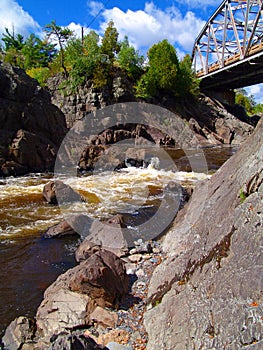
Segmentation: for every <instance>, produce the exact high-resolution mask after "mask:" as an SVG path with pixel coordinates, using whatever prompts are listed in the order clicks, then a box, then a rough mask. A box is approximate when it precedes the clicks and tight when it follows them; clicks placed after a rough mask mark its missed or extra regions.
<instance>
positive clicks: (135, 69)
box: [117, 36, 144, 80]
mask: <svg viewBox="0 0 263 350" xmlns="http://www.w3.org/2000/svg"><path fill="white" fill-rule="evenodd" d="M117 62H118V64H119V66H120V68H121V69H123V70H124V71H126V72H127V74H128V76H129V77H130V78H133V79H135V80H136V79H138V78H139V77H140V75H141V74H142V72H143V69H142V67H143V63H144V57H143V56H140V55H139V53H138V51H136V50H135V48H134V47H133V46H130V44H129V40H128V37H127V36H125V38H124V40H123V42H122V43H121V45H120V51H119V54H118V58H117Z"/></svg>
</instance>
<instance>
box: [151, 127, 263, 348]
mask: <svg viewBox="0 0 263 350" xmlns="http://www.w3.org/2000/svg"><path fill="white" fill-rule="evenodd" d="M262 159H263V122H262V121H261V122H260V123H259V125H258V126H257V128H256V131H255V133H254V134H253V136H251V137H250V138H249V139H247V141H246V143H245V144H243V145H242V147H241V149H240V150H239V151H238V153H237V154H235V155H234V156H233V157H232V158H230V159H229V160H228V161H227V162H226V163H225V164H224V165H223V166H222V167H221V168H220V170H219V171H218V172H217V173H216V174H215V175H214V176H213V177H212V178H211V180H208V181H206V182H204V183H202V184H201V185H200V186H198V187H197V188H196V189H195V191H194V194H193V196H192V198H191V200H190V202H189V204H188V205H187V206H186V207H185V208H184V209H183V210H182V211H181V212H180V214H179V216H177V219H176V221H175V223H174V226H173V228H172V229H171V230H170V231H169V232H168V234H167V235H166V236H165V239H164V242H163V248H164V250H165V252H166V254H167V259H166V260H165V261H164V262H163V263H162V264H160V266H159V267H157V269H156V270H155V272H154V275H153V277H152V279H151V282H150V286H149V292H148V298H149V306H148V309H149V310H148V312H147V313H146V315H145V326H146V329H147V331H148V334H149V342H148V345H147V349H148V350H154V349H160V350H161V349H162V350H177V349H178V350H182V349H187V350H191V349H227V350H230V349H231V350H232V349H233V350H234V349H239V350H240V349H253V350H254V349H258V350H259V349H262V348H263V294H262V290H263V278H262V276H263V254H262V238H263V237H262V233H263V211H262V209H263V162H262Z"/></svg>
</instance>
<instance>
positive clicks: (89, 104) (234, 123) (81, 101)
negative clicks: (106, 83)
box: [48, 71, 259, 146]
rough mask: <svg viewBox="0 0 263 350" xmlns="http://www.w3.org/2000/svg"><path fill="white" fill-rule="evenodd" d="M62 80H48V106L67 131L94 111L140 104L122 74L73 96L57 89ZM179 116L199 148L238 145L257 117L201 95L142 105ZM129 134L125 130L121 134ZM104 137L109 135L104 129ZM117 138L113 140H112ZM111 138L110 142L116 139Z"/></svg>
mask: <svg viewBox="0 0 263 350" xmlns="http://www.w3.org/2000/svg"><path fill="white" fill-rule="evenodd" d="M62 82H63V79H62V77H61V76H56V77H53V78H51V79H49V82H48V89H49V91H50V93H51V95H52V103H54V104H55V105H56V106H58V107H59V108H60V109H61V110H62V111H63V113H64V114H65V116H66V120H67V125H68V127H72V125H73V124H74V122H75V121H76V120H79V119H81V118H83V116H88V115H89V114H90V113H92V112H94V111H95V110H97V109H101V108H104V107H106V106H109V105H112V104H115V103H120V102H140V101H138V99H136V97H135V96H134V93H133V84H132V82H131V81H129V80H128V78H127V77H126V76H123V73H121V72H118V71H116V72H115V77H114V79H113V84H112V89H109V88H108V87H104V88H102V89H97V88H94V87H93V85H92V83H91V82H89V81H88V82H87V83H86V84H85V85H84V86H82V87H80V88H79V89H78V91H77V92H76V93H72V94H70V95H68V93H67V92H66V89H65V88H61V86H62V85H61V84H62ZM145 102H147V103H149V104H153V105H157V106H161V107H164V108H166V109H168V110H169V111H171V112H173V113H175V114H176V115H180V117H181V118H182V119H183V120H185V122H186V123H188V124H189V127H190V128H191V129H192V130H193V131H194V132H195V134H196V135H197V136H198V138H199V142H200V144H201V145H203V146H207V145H214V144H240V142H241V141H242V140H244V139H245V138H246V137H247V136H248V135H249V134H250V133H251V132H252V130H253V126H254V125H255V124H256V122H257V121H258V119H259V118H258V117H254V118H249V117H248V116H247V115H246V113H245V111H244V110H243V109H242V108H238V107H237V106H234V107H231V108H230V107H229V106H225V105H223V104H222V103H220V102H219V101H218V100H216V99H212V98H209V97H208V96H205V95H201V96H200V98H199V99H194V98H190V97H189V98H188V99H186V100H182V99H180V100H178V99H175V98H174V96H169V95H167V94H165V95H164V94H160V95H159V96H158V97H155V98H151V99H148V100H147V101H145ZM125 131H128V132H131V133H132V132H133V130H130V129H129V127H128V129H126V130H124V131H123V132H125ZM105 132H106V133H112V131H108V130H107V125H106V127H105ZM116 137H117V136H116ZM116 137H115V136H114V135H113V136H112V138H116Z"/></svg>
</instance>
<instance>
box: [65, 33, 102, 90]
mask: <svg viewBox="0 0 263 350" xmlns="http://www.w3.org/2000/svg"><path fill="white" fill-rule="evenodd" d="M98 43H99V35H98V34H96V33H95V32H94V31H90V32H89V33H88V34H87V35H85V36H84V38H83V40H81V39H79V38H75V37H74V38H71V39H70V40H69V41H68V44H67V47H66V48H65V64H66V66H67V68H68V70H69V85H70V88H71V90H75V89H76V88H77V87H78V86H79V85H81V84H83V83H85V81H86V80H87V79H89V78H91V77H92V76H93V75H94V71H95V70H96V67H97V65H98V64H100V63H101V54H100V47H99V44H98Z"/></svg>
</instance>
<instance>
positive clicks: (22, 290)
mask: <svg viewBox="0 0 263 350" xmlns="http://www.w3.org/2000/svg"><path fill="white" fill-rule="evenodd" d="M203 151H204V154H205V157H206V161H207V168H208V173H209V174H212V173H213V172H215V171H216V170H217V169H218V168H219V167H220V166H221V165H222V164H223V163H224V162H225V161H226V160H227V159H228V158H229V157H230V156H231V155H232V154H233V153H234V152H235V151H236V148H232V147H211V148H206V149H204V150H203ZM169 154H170V156H171V157H172V158H173V160H174V162H175V164H176V166H177V169H178V171H172V170H163V169H155V168H153V167H151V166H148V167H147V168H143V169H138V168H128V169H125V170H124V171H120V172H104V173H101V174H95V175H91V176H86V177H78V178H74V179H69V180H68V182H69V184H70V185H71V186H72V187H73V188H75V189H76V190H78V191H79V192H80V193H81V194H82V195H83V196H84V197H85V199H86V203H87V204H86V211H87V213H88V215H89V216H91V217H92V218H95V219H104V218H107V217H110V216H111V215H113V214H115V213H120V212H121V213H130V215H131V217H132V215H133V213H134V212H136V211H138V208H139V209H140V211H139V212H140V213H141V212H143V210H144V209H145V212H146V213H147V210H146V209H147V208H148V209H149V208H154V207H155V206H158V201H159V199H160V198H159V196H161V190H162V188H164V186H165V185H166V184H168V183H169V182H170V181H176V182H179V183H181V184H188V185H191V186H193V185H194V184H195V183H196V182H198V181H200V180H203V179H204V178H206V177H207V176H210V175H208V174H203V173H194V172H192V171H190V170H191V168H190V165H189V154H188V155H187V156H186V154H185V153H184V152H183V151H182V150H173V149H170V150H169ZM190 157H193V158H194V157H195V151H192V152H191V155H190ZM51 178H52V175H51V174H30V175H28V176H24V177H17V178H7V179H0V198H1V202H0V206H1V207H0V266H1V269H0V337H1V336H2V334H3V331H4V329H5V328H6V326H7V325H8V324H9V323H10V321H12V320H13V319H14V318H15V317H17V316H19V315H26V316H34V314H35V312H36V309H37V307H38V305H39V304H40V302H41V300H42V297H43V292H44V290H45V289H46V288H47V287H48V286H49V285H50V284H51V283H52V282H53V281H54V280H55V279H56V278H57V276H58V275H59V274H61V273H63V272H64V271H66V270H67V269H68V268H70V267H73V266H75V259H74V252H75V250H76V247H77V245H78V244H79V239H78V238H77V237H73V236H72V237H64V238H60V239H43V238H42V237H41V235H42V233H43V232H44V231H45V230H46V229H47V228H48V227H50V226H52V225H54V224H56V223H58V222H59V221H60V220H61V219H62V217H63V215H62V212H61V211H60V208H59V207H57V206H54V205H49V204H47V203H46V202H45V201H44V199H43V197H42V190H43V186H44V185H45V184H46V183H47V182H48V181H50V179H51ZM145 189H147V191H146V190H145ZM145 198H147V200H145ZM136 218H137V219H138V220H139V219H140V218H138V215H137V216H136ZM135 221H136V220H135Z"/></svg>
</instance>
